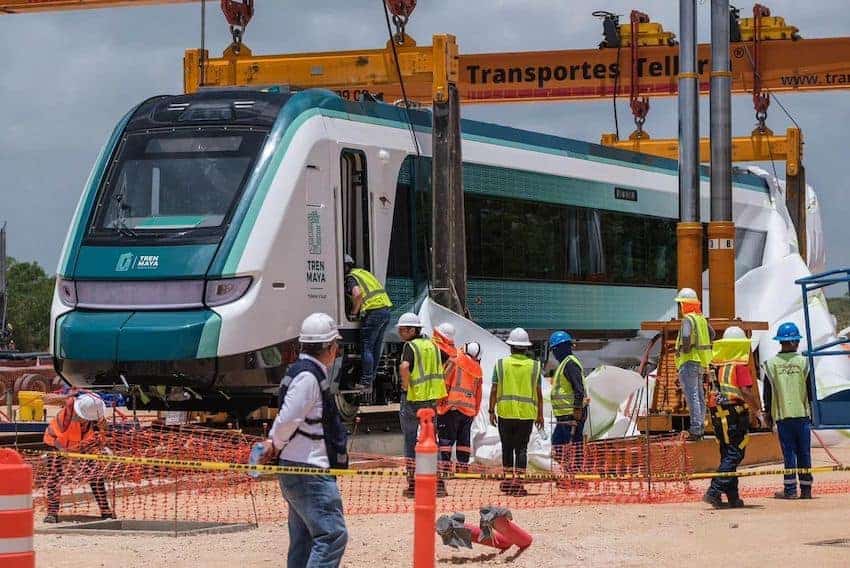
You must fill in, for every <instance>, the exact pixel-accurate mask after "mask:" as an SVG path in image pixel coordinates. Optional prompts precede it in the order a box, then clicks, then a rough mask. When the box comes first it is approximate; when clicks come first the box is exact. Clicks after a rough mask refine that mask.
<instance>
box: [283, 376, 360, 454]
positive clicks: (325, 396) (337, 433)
mask: <svg viewBox="0 0 850 568" xmlns="http://www.w3.org/2000/svg"><path fill="white" fill-rule="evenodd" d="M304 371H307V372H308V373H310V374H311V375H313V376H314V377H315V378H316V381H318V383H319V390H320V391H321V392H322V417H321V418H305V419H304V422H306V423H307V424H321V425H322V433H321V434H311V433H309V432H305V431H303V430H301V429H300V428H298V429H297V430H295V432H294V433H293V434H292V437H291V438H290V440H291V439H292V438H294V437H295V436H304V437H305V438H310V439H311V440H324V441H325V451H326V452H327V454H328V463H329V464H330V467H331V468H332V469H347V468H348V433H347V432H346V429H345V424H343V422H342V416H341V415H340V413H339V408H338V407H337V405H336V398H334V395H333V394H332V393H331V391H330V384H329V382H328V381H327V380H326V378H325V373H324V371H322V369H321V367H319V366H318V365H317V364H316V363H314V362H313V361H311V360H310V359H298V360H297V361H295V362H294V363H292V364H291V365H290V366H289V368H288V369H287V370H286V375H285V376H284V377H283V380H282V381H281V382H280V394H279V395H278V407H282V406H283V401H284V399H286V391H287V390H288V388H289V384H290V383H291V382H292V379H294V378H295V377H297V376H298V375H299V374H301V373H303V372H304Z"/></svg>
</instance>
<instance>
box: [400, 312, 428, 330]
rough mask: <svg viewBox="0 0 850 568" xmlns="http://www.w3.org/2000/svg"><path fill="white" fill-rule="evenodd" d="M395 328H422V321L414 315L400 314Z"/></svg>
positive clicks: (409, 313) (408, 313)
mask: <svg viewBox="0 0 850 568" xmlns="http://www.w3.org/2000/svg"><path fill="white" fill-rule="evenodd" d="M396 327H422V320H420V319H419V316H417V315H416V314H414V313H411V312H407V313H406V314H401V317H400V318H398V323H397V324H396Z"/></svg>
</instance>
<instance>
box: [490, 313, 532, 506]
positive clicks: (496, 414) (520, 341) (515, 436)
mask: <svg viewBox="0 0 850 568" xmlns="http://www.w3.org/2000/svg"><path fill="white" fill-rule="evenodd" d="M506 343H507V344H508V345H509V346H510V347H511V354H510V356H508V357H504V358H502V359H499V361H497V362H496V366H495V367H494V369H493V378H492V386H491V388H490V423H491V424H492V425H493V426H498V428H499V439H500V440H501V443H502V467H503V468H504V470H505V473H506V474H507V473H510V474H511V475H512V477H513V478H512V479H510V480H507V479H506V480H505V481H503V482H502V484H501V487H500V488H501V490H502V491H503V492H504V493H507V494H509V495H515V496H525V495H528V492H527V491H526V490H525V488H524V487H523V486H522V482H521V481H520V480H519V479H517V475H522V474H524V473H525V468H526V467H527V466H528V442H529V440H530V439H531V430H532V428H533V426H534V424H535V423H536V424H537V427H538V428H539V429H541V430H542V429H543V393H542V391H541V387H540V381H541V374H540V373H541V370H542V366H541V364H540V362H539V361H535V360H534V359H532V358H530V357H529V356H528V355H527V354H526V351H527V349H528V348H529V347H531V341H530V340H529V338H528V333H527V332H526V331H525V330H524V329H522V328H521V327H518V328H516V329H514V330H513V331H511V333H510V335H509V336H508V340H507V342H506Z"/></svg>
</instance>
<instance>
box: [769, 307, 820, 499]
mask: <svg viewBox="0 0 850 568" xmlns="http://www.w3.org/2000/svg"><path fill="white" fill-rule="evenodd" d="M773 339H775V340H776V341H778V342H779V345H780V346H781V350H780V352H779V353H778V354H777V355H776V356H775V357H773V358H772V359H768V361H767V362H766V363H765V364H764V367H765V371H766V372H767V380H766V381H765V382H764V407H765V408H766V409H767V412H768V413H769V416H770V418H771V419H772V420H773V421H775V422H776V430H777V432H779V445H780V447H781V448H782V456H783V457H784V458H785V469H809V468H811V467H812V438H811V436H812V422H811V400H812V391H811V378H810V377H809V362H808V360H807V359H806V358H805V357H803V356H802V355H800V354H799V353H798V352H797V349H798V348H799V347H800V340H801V339H802V336H801V335H800V330H799V329H798V328H797V326H796V325H795V324H794V323H792V322H785V323H783V324H782V325H780V326H779V330H778V332H777V334H776V337H774V338H773ZM798 479H799V480H800V499H811V498H812V474H811V473H800V474H797V475H796V476H795V475H794V474H793V473H792V474H789V475H786V476H785V479H784V485H783V490H782V491H779V492H777V493H775V494H774V497H776V498H777V499H795V498H796V497H797V480H798Z"/></svg>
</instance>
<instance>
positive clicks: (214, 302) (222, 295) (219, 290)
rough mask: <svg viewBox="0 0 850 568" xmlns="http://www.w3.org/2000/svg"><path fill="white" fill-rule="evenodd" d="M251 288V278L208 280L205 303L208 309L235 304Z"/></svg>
mask: <svg viewBox="0 0 850 568" xmlns="http://www.w3.org/2000/svg"><path fill="white" fill-rule="evenodd" d="M250 287H251V277H250V276H240V277H238V278H222V279H220V280H208V281H207V288H206V293H205V294H204V303H205V304H206V305H207V306H208V307H213V306H221V305H224V304H229V303H230V302H235V301H236V300H238V299H239V298H241V297H242V296H244V295H245V292H247V291H248V288H250Z"/></svg>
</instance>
